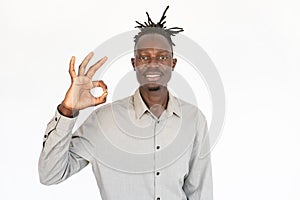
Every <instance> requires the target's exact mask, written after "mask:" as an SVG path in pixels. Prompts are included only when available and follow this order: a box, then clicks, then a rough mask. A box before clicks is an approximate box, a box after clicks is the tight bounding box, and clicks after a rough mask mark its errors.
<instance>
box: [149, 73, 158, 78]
mask: <svg viewBox="0 0 300 200" xmlns="http://www.w3.org/2000/svg"><path fill="white" fill-rule="evenodd" d="M157 77H160V75H159V74H147V75H146V78H157Z"/></svg>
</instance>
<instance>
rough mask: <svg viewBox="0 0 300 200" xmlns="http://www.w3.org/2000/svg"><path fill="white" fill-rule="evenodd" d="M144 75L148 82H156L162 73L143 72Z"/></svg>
mask: <svg viewBox="0 0 300 200" xmlns="http://www.w3.org/2000/svg"><path fill="white" fill-rule="evenodd" d="M144 76H145V78H146V79H147V81H149V82H157V81H159V80H160V78H161V76H162V75H161V74H145V75H144Z"/></svg>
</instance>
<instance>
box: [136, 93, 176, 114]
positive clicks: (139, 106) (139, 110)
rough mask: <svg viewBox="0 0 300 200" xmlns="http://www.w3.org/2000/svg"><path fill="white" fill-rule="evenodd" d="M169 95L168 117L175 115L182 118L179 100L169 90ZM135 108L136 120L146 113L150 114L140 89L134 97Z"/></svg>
mask: <svg viewBox="0 0 300 200" xmlns="http://www.w3.org/2000/svg"><path fill="white" fill-rule="evenodd" d="M168 94H169V101H168V106H167V109H166V114H167V117H170V116H171V115H172V114H175V115H177V116H178V117H181V115H182V112H181V107H180V102H179V99H177V98H176V97H174V96H173V95H172V94H171V92H170V91H169V90H168ZM133 107H134V110H135V115H136V118H139V119H140V118H141V117H142V115H143V114H144V113H145V112H146V111H148V112H150V110H149V109H148V107H147V106H146V104H145V102H144V100H143V99H142V97H141V94H140V91H139V88H137V89H136V91H135V93H134V95H133Z"/></svg>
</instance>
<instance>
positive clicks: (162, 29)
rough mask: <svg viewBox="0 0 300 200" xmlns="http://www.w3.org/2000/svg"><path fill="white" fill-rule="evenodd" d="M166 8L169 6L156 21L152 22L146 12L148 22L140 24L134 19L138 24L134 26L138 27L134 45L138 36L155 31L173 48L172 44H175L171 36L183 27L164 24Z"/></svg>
mask: <svg viewBox="0 0 300 200" xmlns="http://www.w3.org/2000/svg"><path fill="white" fill-rule="evenodd" d="M168 9H169V6H167V8H166V9H165V11H164V12H163V15H162V17H161V18H160V20H159V22H157V23H154V22H153V21H152V19H151V18H150V16H149V14H148V12H146V14H147V17H148V22H144V24H142V23H140V22H138V21H135V22H136V23H137V24H138V26H135V27H134V28H139V29H140V32H139V33H138V34H137V35H135V36H134V43H135V45H136V43H137V41H138V40H139V39H140V37H142V36H143V35H146V34H149V33H157V34H160V35H162V36H164V37H165V38H166V39H167V40H168V42H169V44H170V46H171V49H173V48H172V46H175V44H174V43H173V41H172V39H171V36H175V35H176V34H178V33H180V32H182V31H183V28H179V27H172V28H167V27H166V26H165V23H166V21H165V19H166V12H167V10H168Z"/></svg>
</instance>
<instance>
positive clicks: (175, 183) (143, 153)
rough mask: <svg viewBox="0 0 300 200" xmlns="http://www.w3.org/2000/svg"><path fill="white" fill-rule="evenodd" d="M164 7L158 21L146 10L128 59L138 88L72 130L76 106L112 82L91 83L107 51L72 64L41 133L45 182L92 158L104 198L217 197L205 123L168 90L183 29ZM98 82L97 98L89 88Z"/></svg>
mask: <svg viewBox="0 0 300 200" xmlns="http://www.w3.org/2000/svg"><path fill="white" fill-rule="evenodd" d="M167 9H168V7H167V8H166V10H165V12H164V13H163V16H162V18H161V20H160V21H159V22H158V23H153V22H152V20H151V19H150V17H149V15H148V13H147V16H148V23H147V22H145V24H141V23H139V22H137V23H138V24H139V26H137V28H139V29H140V32H139V33H138V34H137V35H136V36H135V40H134V41H135V46H134V56H135V58H132V59H131V63H132V66H133V68H134V70H135V71H136V76H137V80H138V82H139V84H140V87H139V88H138V89H137V90H136V91H135V93H134V95H132V96H129V97H127V98H125V99H121V100H118V101H115V102H113V103H111V104H106V105H104V106H101V107H100V108H98V109H96V110H95V111H94V112H93V113H92V114H91V115H90V116H89V117H88V119H87V120H86V121H85V122H84V123H83V125H82V126H81V127H80V128H79V129H78V130H77V131H75V133H73V134H72V128H73V127H74V124H75V121H76V118H77V115H78V114H79V111H80V110H82V109H84V108H87V107H90V106H95V105H99V104H103V103H104V102H105V101H106V96H107V95H108V91H107V87H106V85H105V84H104V82H103V81H102V80H100V81H92V77H93V75H94V74H95V72H96V71H97V70H98V69H99V68H100V67H101V66H102V65H103V64H104V63H105V61H106V60H107V58H106V57H104V58H102V59H101V60H99V61H98V62H97V63H96V64H94V65H93V66H91V67H90V68H89V69H88V70H86V66H87V64H88V62H89V61H90V59H91V58H92V56H93V53H90V54H88V55H87V57H86V58H85V59H84V60H83V62H82V63H81V65H80V66H79V70H78V75H76V73H75V70H74V65H75V57H72V58H71V61H70V66H69V73H70V76H71V79H72V84H71V86H70V88H69V90H68V91H67V93H66V96H65V99H64V100H63V101H62V103H61V104H60V105H59V106H58V108H57V111H56V113H55V116H54V117H53V119H52V120H51V121H50V123H49V124H48V127H47V130H46V133H45V135H44V143H43V150H42V152H41V155H40V160H39V175H40V181H41V183H43V184H45V185H51V184H56V183H59V182H61V181H63V180H65V179H67V178H68V177H70V176H71V175H73V174H75V173H77V172H78V171H80V170H81V169H82V168H84V167H85V166H87V165H88V164H89V163H91V165H92V168H93V172H94V175H95V177H96V180H97V184H98V187H99V190H100V195H101V197H102V199H103V200H120V199H123V200H127V199H128V200H129V199H138V200H164V199H167V200H183V199H188V200H212V180H211V179H212V177H211V165H210V156H209V155H208V156H205V157H202V156H200V154H201V152H202V151H204V150H207V148H209V144H208V143H207V142H204V141H207V140H205V139H204V138H205V137H206V133H207V125H206V120H205V117H204V115H203V114H202V113H201V111H200V110H199V109H198V108H196V107H195V106H193V105H191V104H189V103H186V102H184V101H182V100H180V99H178V98H176V97H174V96H173V95H172V94H171V93H170V92H169V90H168V87H167V83H168V82H169V80H170V78H171V75H172V71H173V70H174V67H175V65H176V62H177V60H176V58H173V47H172V45H173V42H172V40H171V36H173V35H175V34H177V33H179V32H181V31H183V29H181V28H177V27H175V28H169V29H166V27H165V26H164V24H165V21H164V19H165V17H166V16H165V13H166V11H167ZM94 87H101V88H102V89H103V94H102V95H101V96H99V97H94V96H93V95H92V94H91V93H90V90H91V89H92V88H94Z"/></svg>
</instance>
